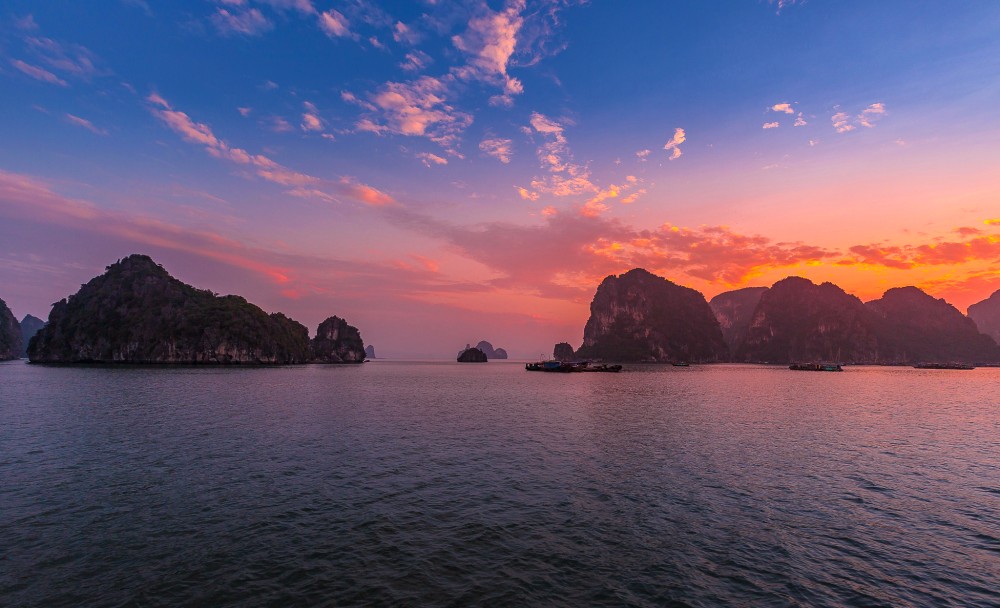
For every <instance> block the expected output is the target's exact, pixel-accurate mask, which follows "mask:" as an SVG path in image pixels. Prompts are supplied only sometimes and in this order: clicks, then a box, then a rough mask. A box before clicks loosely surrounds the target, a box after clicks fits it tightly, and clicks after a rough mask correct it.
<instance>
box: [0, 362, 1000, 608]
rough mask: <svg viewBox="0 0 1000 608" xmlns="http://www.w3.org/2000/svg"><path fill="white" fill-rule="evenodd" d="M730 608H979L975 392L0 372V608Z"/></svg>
mask: <svg viewBox="0 0 1000 608" xmlns="http://www.w3.org/2000/svg"><path fill="white" fill-rule="evenodd" d="M726 604H728V605H741V606H746V605H771V606H787V605H801V606H814V605H854V606H949V605H951V606H997V605H1000V369H977V370H974V371H971V372H970V371H933V370H926V371H925V370H915V369H909V368H858V367H853V368H848V369H847V371H846V372H844V373H842V374H823V373H807V372H790V371H788V370H787V369H783V368H777V367H753V366H721V365H720V366H700V367H691V368H673V367H660V366H636V367H631V368H626V370H625V371H624V372H623V373H621V374H538V373H527V372H525V371H524V369H523V367H522V366H521V365H519V364H516V363H503V362H491V363H488V364H485V365H483V364H479V365H473V364H465V365H462V364H456V363H403V362H386V361H375V362H370V363H367V364H365V365H362V366H351V367H336V366H330V367H324V366H303V367H289V368H265V369H248V368H232V369H217V368H214V369H213V368H171V369H150V368H100V367H94V368H59V367H38V366H30V365H24V364H22V363H19V362H16V363H6V364H2V365H0V605H4V606H47V607H48V606H83V605H88V606H89V605H94V606H132V605H135V606H160V605H164V606H166V605H169V606H176V605H210V606H237V605H239V606H243V605H248V606H253V605H276V606H279V605H280V606H295V605H309V606H334V605H336V606H341V605H410V606H464V605H481V606H505V605H506V606H524V605H534V606H542V605H545V606H588V605H589V606H597V605H609V606H611V605H614V606H618V605H635V606H664V605H676V606H683V605H689V606H718V605H726Z"/></svg>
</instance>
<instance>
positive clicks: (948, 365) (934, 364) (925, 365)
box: [913, 363, 976, 370]
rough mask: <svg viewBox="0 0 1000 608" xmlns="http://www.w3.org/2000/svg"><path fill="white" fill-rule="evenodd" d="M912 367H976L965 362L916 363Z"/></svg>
mask: <svg viewBox="0 0 1000 608" xmlns="http://www.w3.org/2000/svg"><path fill="white" fill-rule="evenodd" d="M913 367H915V368H917V369H966V370H968V369H976V366H975V365H968V364H966V363H917V364H916V365H914V366H913Z"/></svg>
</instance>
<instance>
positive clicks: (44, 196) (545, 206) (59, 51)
mask: <svg viewBox="0 0 1000 608" xmlns="http://www.w3.org/2000/svg"><path fill="white" fill-rule="evenodd" d="M997 32H1000V3H997V2H995V0H979V1H977V0H969V1H967V2H961V3H950V2H949V3H945V2H937V1H921V0H883V1H880V2H869V1H854V0H837V1H836V2H834V1H831V0H799V1H795V0H700V1H696V2H694V1H690V0H688V1H683V2H682V1H667V0H663V1H653V0H645V1H635V2H611V1H609V0H603V1H599V0H591V1H590V2H586V1H580V0H506V1H504V2H500V1H496V0H491V1H489V2H483V1H453V0H410V1H406V2H375V1H373V0H186V1H182V0H171V1H170V2H154V1H153V0H101V1H100V2H86V3H84V2H78V1H75V0H64V1H59V0H52V1H49V2H44V3H39V2H36V1H30V0H7V1H5V2H4V3H3V5H2V6H0V142H2V143H0V298H2V299H4V300H5V301H6V302H7V303H8V305H9V306H10V307H11V308H12V310H13V311H14V313H15V315H16V316H18V318H20V317H23V316H24V315H25V314H28V313H31V314H34V315H36V316H39V317H42V318H45V317H47V315H48V312H49V308H50V306H51V304H52V303H53V302H56V301H58V300H59V299H61V298H64V297H66V296H68V295H69V294H71V293H74V292H75V291H76V290H77V289H78V288H79V285H80V284H82V283H85V282H86V281H88V280H89V279H90V278H92V277H94V276H96V275H98V274H100V273H101V272H103V271H104V268H105V267H106V266H107V265H109V264H111V263H113V262H115V261H116V260H117V259H119V258H122V257H124V256H127V255H129V254H132V253H145V254H148V255H150V256H152V257H153V259H154V260H156V261H157V262H159V263H160V264H161V265H163V266H164V267H165V268H166V269H167V270H168V271H169V272H170V273H171V274H173V275H174V276H175V277H177V278H179V279H181V280H183V281H185V282H186V283H189V284H193V285H195V286H196V287H199V288H203V289H211V290H212V291H215V292H218V293H236V294H240V295H243V296H244V297H246V298H247V299H248V300H250V301H251V302H253V303H255V304H257V305H259V306H261V307H262V308H263V309H264V310H267V311H268V312H276V311H281V312H284V313H285V314H288V315H289V316H291V317H292V318H295V319H296V320H298V321H300V322H302V323H304V324H305V325H306V326H308V327H309V328H310V330H311V331H315V327H316V325H317V324H318V323H319V322H320V321H321V320H323V319H325V318H326V317H328V316H331V315H338V316H341V317H344V318H346V319H347V320H348V322H350V323H351V324H353V325H356V326H357V327H359V328H360V330H361V333H362V336H363V338H364V340H365V342H366V343H367V344H373V345H374V346H375V348H376V353H377V354H379V355H380V356H383V357H384V356H389V357H442V358H443V357H453V356H454V353H455V352H457V351H458V349H460V348H461V347H463V346H464V345H465V344H466V343H473V344H474V343H476V342H478V341H479V340H489V341H490V342H492V343H493V345H494V346H497V347H503V348H505V349H507V350H508V351H509V352H510V353H511V355H512V356H514V357H523V358H531V357H536V356H538V355H539V354H542V355H548V354H549V353H551V350H552V345H553V344H554V343H556V342H561V341H567V342H569V343H571V344H572V345H573V346H574V347H576V346H579V344H580V343H581V341H582V335H583V326H584V324H585V322H586V320H587V317H588V315H589V305H590V301H591V299H592V298H593V295H594V292H595V290H596V288H597V286H598V285H599V284H600V282H601V280H602V279H603V278H604V277H605V276H608V275H611V274H620V273H623V272H625V271H627V270H629V269H631V268H634V267H643V268H646V269H647V270H649V271H651V272H654V273H656V274H659V275H660V276H663V277H666V278H668V279H670V280H672V281H674V282H675V283H678V284H681V285H686V286H689V287H692V288H695V289H698V290H699V291H701V292H702V293H704V294H705V295H706V297H708V298H711V297H712V296H714V295H716V294H718V293H721V292H724V291H728V290H731V289H737V288H741V287H747V286H758V285H771V284H773V283H774V282H775V281H777V280H780V279H781V278H784V277H785V276H789V275H798V276H804V277H806V278H809V279H811V280H813V281H816V282H821V281H832V282H834V283H836V284H838V285H840V286H841V287H842V288H844V289H845V290H846V291H848V292H850V293H853V294H855V295H857V296H858V297H860V298H861V299H863V300H866V301H867V300H870V299H875V298H878V297H879V296H880V295H881V294H882V293H883V292H884V291H885V290H886V289H888V288H891V287H898V286H904V285H916V286H918V287H920V288H922V289H924V290H925V291H927V292H928V293H931V294H932V295H934V296H936V297H940V298H944V299H946V300H947V301H949V302H950V303H952V304H954V305H955V306H956V307H957V308H959V309H960V310H961V311H963V312H965V309H966V308H967V306H968V305H969V304H972V303H975V302H977V301H980V300H982V299H984V298H986V297H988V296H989V295H990V294H991V293H992V292H993V291H995V290H997V289H1000V112H997V108H1000V36H998V35H997Z"/></svg>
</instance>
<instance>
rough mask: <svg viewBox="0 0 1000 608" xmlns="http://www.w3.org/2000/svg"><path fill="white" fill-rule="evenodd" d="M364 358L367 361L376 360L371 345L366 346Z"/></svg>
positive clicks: (373, 348)
mask: <svg viewBox="0 0 1000 608" xmlns="http://www.w3.org/2000/svg"><path fill="white" fill-rule="evenodd" d="M365 358H367V359H375V358H376V357H375V347H374V346H372V345H371V344H369V345H368V346H366V347H365Z"/></svg>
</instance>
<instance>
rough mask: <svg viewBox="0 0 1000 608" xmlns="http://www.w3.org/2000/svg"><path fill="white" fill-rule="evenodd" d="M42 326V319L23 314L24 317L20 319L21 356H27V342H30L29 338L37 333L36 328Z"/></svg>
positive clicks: (43, 324) (43, 325) (43, 323)
mask: <svg viewBox="0 0 1000 608" xmlns="http://www.w3.org/2000/svg"><path fill="white" fill-rule="evenodd" d="M43 327H45V321H42V320H41V319H39V318H38V317H36V316H34V315H24V318H23V319H21V345H22V349H21V356H22V357H27V356H28V344H29V343H30V342H31V339H32V338H34V337H35V334H37V333H38V330H40V329H41V328H43Z"/></svg>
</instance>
